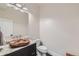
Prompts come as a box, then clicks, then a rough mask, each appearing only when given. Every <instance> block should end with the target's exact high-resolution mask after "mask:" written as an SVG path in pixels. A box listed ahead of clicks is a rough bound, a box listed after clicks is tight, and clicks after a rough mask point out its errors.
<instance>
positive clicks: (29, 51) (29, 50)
mask: <svg viewBox="0 0 79 59" xmlns="http://www.w3.org/2000/svg"><path fill="white" fill-rule="evenodd" d="M5 56H36V44H33V45H30V46H28V47H25V48H22V49H20V50H18V51H15V52H12V53H10V54H7V55H5Z"/></svg>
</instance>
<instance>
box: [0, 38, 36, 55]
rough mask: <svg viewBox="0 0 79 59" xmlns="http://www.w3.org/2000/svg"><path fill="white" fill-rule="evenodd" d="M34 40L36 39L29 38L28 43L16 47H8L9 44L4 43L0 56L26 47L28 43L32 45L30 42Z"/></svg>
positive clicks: (34, 41) (32, 42)
mask: <svg viewBox="0 0 79 59" xmlns="http://www.w3.org/2000/svg"><path fill="white" fill-rule="evenodd" d="M36 41H37V40H31V42H30V44H28V45H26V46H23V47H18V48H10V46H9V45H8V44H7V45H4V46H3V49H2V50H1V51H0V56H4V55H6V54H9V53H12V52H14V51H17V50H19V49H22V48H24V47H28V46H29V45H32V44H34V43H36Z"/></svg>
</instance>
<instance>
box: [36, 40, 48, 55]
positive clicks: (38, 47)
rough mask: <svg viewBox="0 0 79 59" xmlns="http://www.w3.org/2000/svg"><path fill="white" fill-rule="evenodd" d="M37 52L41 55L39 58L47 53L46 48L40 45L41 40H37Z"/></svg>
mask: <svg viewBox="0 0 79 59" xmlns="http://www.w3.org/2000/svg"><path fill="white" fill-rule="evenodd" d="M37 40H38V41H37V50H38V52H39V53H40V54H41V56H46V53H47V52H48V51H47V50H48V49H47V47H46V46H44V45H43V44H40V43H41V40H40V39H37Z"/></svg>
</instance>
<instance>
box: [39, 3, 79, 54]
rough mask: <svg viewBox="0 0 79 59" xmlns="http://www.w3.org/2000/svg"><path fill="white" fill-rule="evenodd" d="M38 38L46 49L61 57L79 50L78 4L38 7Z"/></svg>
mask: <svg viewBox="0 0 79 59" xmlns="http://www.w3.org/2000/svg"><path fill="white" fill-rule="evenodd" d="M40 38H41V40H42V41H43V42H44V44H45V45H46V46H47V47H48V49H50V50H52V51H55V52H57V53H59V54H61V55H65V52H68V51H78V49H79V46H78V45H79V4H49V5H42V6H41V7H40Z"/></svg>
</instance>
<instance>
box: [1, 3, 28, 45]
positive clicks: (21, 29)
mask: <svg viewBox="0 0 79 59" xmlns="http://www.w3.org/2000/svg"><path fill="white" fill-rule="evenodd" d="M0 28H1V32H2V34H3V40H2V39H0V44H2V43H3V44H6V41H8V40H10V35H18V36H19V35H21V36H26V35H27V34H28V29H27V28H28V13H22V12H20V11H18V10H15V9H14V8H11V7H8V6H7V4H0ZM1 40H2V41H1ZM1 42H2V43H1Z"/></svg>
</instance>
